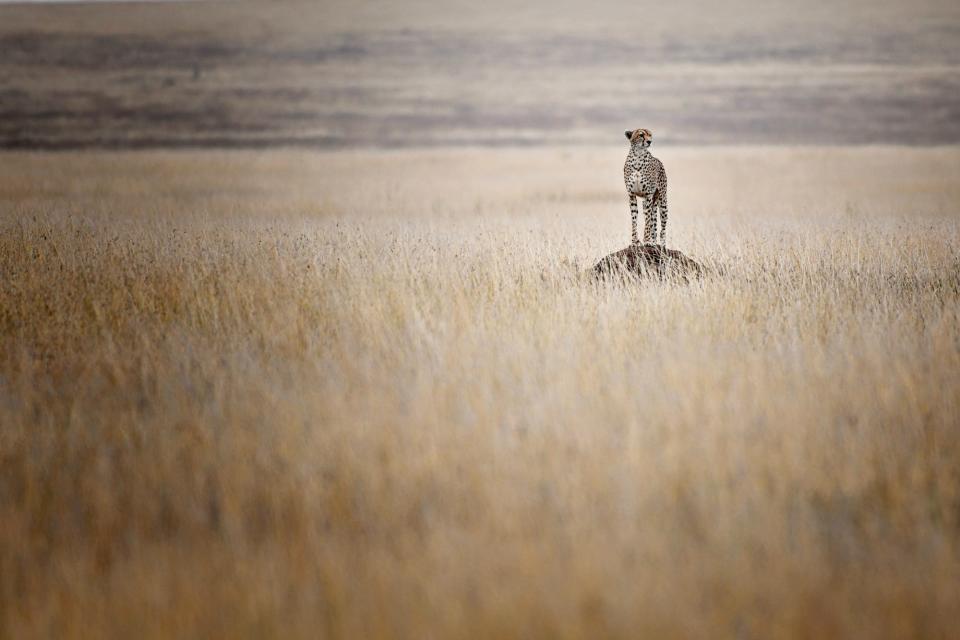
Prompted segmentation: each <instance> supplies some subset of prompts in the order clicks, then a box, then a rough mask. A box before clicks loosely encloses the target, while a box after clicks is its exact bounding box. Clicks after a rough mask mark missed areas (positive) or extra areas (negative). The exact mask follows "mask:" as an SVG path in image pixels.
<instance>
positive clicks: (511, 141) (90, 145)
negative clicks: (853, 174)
mask: <svg viewBox="0 0 960 640" xmlns="http://www.w3.org/2000/svg"><path fill="white" fill-rule="evenodd" d="M614 141H616V142H617V143H619V139H615V138H613V137H611V138H610V140H606V139H597V140H591V141H583V140H572V141H559V142H554V143H543V142H539V141H531V140H529V139H526V138H502V139H498V140H483V139H473V140H463V141H458V142H448V141H418V142H415V143H406V142H392V143H391V142H388V143H376V144H374V143H370V142H348V141H344V140H330V139H325V138H317V139H313V138H293V137H291V138H284V137H280V138H269V139H264V140H240V139H233V138H213V139H204V140H171V139H163V138H144V139H139V140H96V141H87V140H70V139H66V140H36V139H19V140H0V152H3V151H51V152H58V151H62V152H68V151H164V150H205V149H206V150H211V151H215V150H249V151H257V150H269V149H308V150H309V149H314V150H323V151H340V150H358V151H361V150H363V151H369V150H372V149H386V150H403V149H453V148H458V147H463V148H488V149H500V148H529V149H534V148H543V149H550V148H569V147H592V146H602V145H603V144H604V143H605V142H609V143H611V144H613V143H614ZM958 144H960V139H953V138H949V139H944V140H940V141H937V142H923V141H911V140H905V141H899V142H898V143H897V144H896V145H893V146H898V147H916V148H927V147H928V148H935V147H951V146H956V145H958ZM657 146H660V147H690V146H698V147H784V146H790V147H870V146H888V145H886V144H878V143H877V141H876V140H875V139H872V140H864V141H851V140H811V139H810V138H804V139H802V140H791V139H776V140H742V139H740V140H736V141H723V140H696V139H689V140H684V139H674V140H661V141H660V142H658V143H657Z"/></svg>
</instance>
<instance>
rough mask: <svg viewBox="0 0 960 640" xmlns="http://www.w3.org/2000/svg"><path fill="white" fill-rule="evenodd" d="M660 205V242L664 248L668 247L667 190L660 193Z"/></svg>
mask: <svg viewBox="0 0 960 640" xmlns="http://www.w3.org/2000/svg"><path fill="white" fill-rule="evenodd" d="M658 206H659V207H660V244H661V246H663V248H664V249H666V248H667V192H666V191H664V192H663V193H661V194H660V198H659V203H658Z"/></svg>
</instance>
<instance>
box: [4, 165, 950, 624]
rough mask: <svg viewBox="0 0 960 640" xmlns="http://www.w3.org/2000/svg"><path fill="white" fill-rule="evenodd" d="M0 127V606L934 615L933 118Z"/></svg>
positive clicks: (13, 610)
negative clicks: (389, 147)
mask: <svg viewBox="0 0 960 640" xmlns="http://www.w3.org/2000/svg"><path fill="white" fill-rule="evenodd" d="M654 150H655V151H656V153H657V155H658V156H659V157H660V158H661V159H663V161H664V163H665V165H666V167H667V171H668V174H669V178H670V201H671V220H670V228H669V240H670V242H669V244H670V246H671V247H673V248H677V249H680V250H682V251H683V252H684V253H686V254H688V255H690V256H691V257H693V258H695V259H698V260H700V261H702V262H704V263H705V264H706V265H707V266H708V267H709V268H710V269H711V274H710V275H708V276H707V277H705V278H703V279H701V280H695V281H693V282H690V283H685V282H682V281H670V280H667V281H663V282H661V281H656V280H638V279H631V278H624V279H614V280H611V281H605V282H596V281H594V280H592V279H591V278H590V277H589V276H587V275H585V272H586V271H587V270H588V269H589V267H590V266H591V265H592V264H593V263H594V262H595V261H596V260H598V259H599V258H601V257H603V256H604V255H606V254H608V253H610V252H612V251H615V250H617V249H620V248H622V247H623V246H625V244H626V242H627V241H628V238H629V215H628V209H627V203H626V198H625V196H624V194H623V186H622V177H621V172H620V170H621V166H622V162H623V155H624V154H625V149H623V148H620V147H611V148H556V149H532V148H531V149H490V148H488V149H479V148H477V149H471V148H462V149H437V150H398V151H349V152H347V151H341V152H317V153H313V152H307V151H284V150H276V151H264V152H242V151H234V152H216V151H204V152H199V151H192V152H86V153H72V152H71V153H56V154H50V153H46V154H45V153H26V152H24V153H5V154H3V155H2V156H0V274H2V279H0V636H3V637H105V636H106V637H144V638H151V637H156V638H159V637H283V638H288V637H330V638H337V637H342V638H378V637H403V638H425V637H436V638H457V637H527V638H537V637H542V638H598V637H621V638H718V637H737V638H824V637H871V638H918V637H924V638H947V637H951V636H953V634H955V633H956V623H957V621H958V619H960V604H958V603H960V259H958V253H957V248H958V247H960V180H957V177H958V176H960V151H958V150H957V149H956V148H952V147H943V148H926V149H919V148H917V149H911V148H898V147H881V146H877V147H858V148H840V147H833V148H817V147H804V148H762V147H755V148H753V147H742V148H722V147H711V148H693V147H688V148H682V147H664V148H661V149H656V148H655V149H654Z"/></svg>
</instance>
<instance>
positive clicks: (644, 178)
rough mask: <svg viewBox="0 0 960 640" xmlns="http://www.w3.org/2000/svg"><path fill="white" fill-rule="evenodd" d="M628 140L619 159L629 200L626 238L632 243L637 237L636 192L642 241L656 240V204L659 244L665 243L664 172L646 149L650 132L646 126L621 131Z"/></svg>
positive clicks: (665, 205)
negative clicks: (624, 154)
mask: <svg viewBox="0 0 960 640" xmlns="http://www.w3.org/2000/svg"><path fill="white" fill-rule="evenodd" d="M624 135H626V136H627V140H629V141H630V153H628V154H627V160H626V162H624V163H623V182H624V184H626V187H627V198H628V199H629V200H630V222H631V233H630V239H631V241H632V243H633V244H634V245H637V244H640V241H639V239H638V238H637V196H640V197H641V198H643V217H644V219H645V226H644V228H643V243H644V244H657V210H656V209H655V208H654V207H659V208H660V244H661V245H662V246H663V247H664V248H666V246H667V172H666V171H664V169H663V163H662V162H660V161H659V160H657V159H656V158H654V157H653V154H651V153H650V151H649V149H648V148H649V147H650V140H651V138H652V137H653V134H651V133H650V130H649V129H636V130H634V131H624Z"/></svg>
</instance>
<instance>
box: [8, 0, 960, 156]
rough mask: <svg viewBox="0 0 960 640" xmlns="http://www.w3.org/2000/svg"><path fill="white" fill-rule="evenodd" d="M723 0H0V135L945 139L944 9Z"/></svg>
mask: <svg viewBox="0 0 960 640" xmlns="http://www.w3.org/2000/svg"><path fill="white" fill-rule="evenodd" d="M725 6H726V7H727V8H726V9H725V10H724V11H723V12H719V11H718V10H709V9H708V10H703V9H697V7H695V6H694V4H691V3H689V2H687V3H679V4H678V5H672V6H671V7H670V8H669V9H657V10H647V9H649V8H646V9H645V8H644V7H643V5H638V4H636V3H622V4H621V3H609V2H608V3H606V4H605V5H604V6H594V7H593V8H589V9H588V8H584V7H583V6H582V5H579V4H578V5H574V4H570V5H565V4H564V3H563V2H560V3H559V4H557V3H551V4H550V7H551V8H552V10H550V11H548V10H546V8H545V7H546V4H545V3H532V4H530V5H528V6H525V7H524V8H523V9H522V10H519V11H518V10H514V9H509V8H508V6H507V5H503V6H502V7H501V8H500V9H496V8H490V7H489V6H488V5H484V7H482V8H478V7H477V6H475V5H474V4H471V3H449V4H447V5H444V6H441V7H440V8H437V5H436V4H433V3H425V2H421V1H419V0H417V1H411V2H406V3H384V2H367V3H359V4H350V3H345V2H332V3H330V2H325V3H323V5H322V6H318V5H317V4H296V3H280V4H277V3H269V4H266V3H257V4H240V3H226V2H223V3H220V2H216V3H159V4H119V3H117V4H113V3H111V4H95V5H59V6H46V5H20V6H0V148H84V147H133V148H138V147H180V146H218V147H235V146H243V147H257V146H273V145H295V146H316V147H352V146H388V147H394V146H411V145H418V146H419V145H424V146H435V145H462V144H482V145H486V144H522V145H537V144H577V143H604V142H611V143H612V142H614V141H619V137H618V136H619V132H620V131H621V130H622V129H624V128H625V127H633V126H646V127H648V128H651V129H653V130H654V131H655V133H656V135H657V139H658V143H660V144H663V143H666V144H670V143H738V142H740V143H816V144H829V143H844V144H850V143H853V144H860V143H875V142H882V143H902V144H941V143H956V142H960V49H958V47H956V42H958V41H960V17H958V12H957V9H956V7H952V6H951V5H950V4H949V3H927V5H926V6H918V5H910V7H907V5H905V4H902V3H886V4H882V3H881V4H879V5H876V6H874V5H868V4H864V3H859V4H857V3H855V4H853V5H850V7H852V8H848V9H846V10H844V11H842V12H837V11H836V10H835V9H834V10H831V9H830V7H829V6H828V5H825V4H817V3H813V4H811V5H810V6H809V7H807V8H805V9H804V12H803V14H802V15H793V14H792V13H791V12H790V11H788V10H786V9H780V10H778V9H776V7H774V8H773V9H771V8H770V7H771V6H772V5H768V4H762V5H761V4H755V5H751V4H750V3H746V2H741V3H739V4H733V5H725ZM444 7H445V8H444ZM858 7H859V8H858ZM908 8H909V9H910V11H909V13H907V12H906V9H908ZM904 16H909V18H905V17H904Z"/></svg>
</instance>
